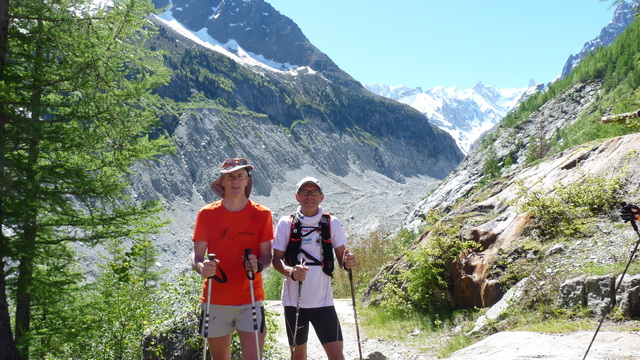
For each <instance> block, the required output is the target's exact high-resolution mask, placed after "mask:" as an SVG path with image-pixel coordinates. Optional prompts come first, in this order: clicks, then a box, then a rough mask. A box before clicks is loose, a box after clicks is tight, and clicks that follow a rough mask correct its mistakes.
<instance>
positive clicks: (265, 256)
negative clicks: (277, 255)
mask: <svg viewBox="0 0 640 360" xmlns="http://www.w3.org/2000/svg"><path fill="white" fill-rule="evenodd" d="M258 261H260V263H261V264H262V270H266V269H267V268H268V267H269V265H271V241H265V242H263V243H260V258H259V259H258Z"/></svg>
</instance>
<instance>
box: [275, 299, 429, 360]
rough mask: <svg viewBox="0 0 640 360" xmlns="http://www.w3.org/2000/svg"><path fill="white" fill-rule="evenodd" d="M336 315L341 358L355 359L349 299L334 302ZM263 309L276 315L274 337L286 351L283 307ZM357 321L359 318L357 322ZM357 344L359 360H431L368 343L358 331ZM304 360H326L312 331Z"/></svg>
mask: <svg viewBox="0 0 640 360" xmlns="http://www.w3.org/2000/svg"><path fill="white" fill-rule="evenodd" d="M335 307H336V312H337V313H338V318H339V319H340V325H341V327H342V336H343V338H344V357H345V359H347V360H354V359H359V351H358V339H357V334H356V326H355V319H354V316H353V305H352V302H351V299H336V300H335ZM266 309H267V310H268V311H270V312H273V313H276V314H277V316H276V318H277V319H276V320H277V323H278V326H279V327H280V331H279V332H278V334H277V338H278V341H279V342H280V343H281V344H282V348H283V349H288V344H287V334H286V333H285V327H284V315H283V314H282V312H283V307H282V304H281V302H280V301H273V300H271V301H267V302H266ZM358 319H359V320H360V318H358ZM360 343H361V347H362V357H363V359H370V360H377V359H384V358H381V357H378V356H377V355H375V354H374V353H375V352H379V353H381V354H384V356H386V359H388V360H427V359H435V357H428V356H426V355H420V354H416V353H414V352H415V349H411V348H409V347H407V345H406V344H403V343H396V342H391V341H385V340H379V339H370V338H368V337H366V336H365V335H364V334H363V332H362V329H360ZM307 349H308V351H307V360H323V359H326V358H327V357H326V355H325V352H324V349H323V348H322V345H321V344H320V342H319V341H318V338H317V337H316V335H315V333H314V332H313V330H311V331H310V332H309V340H308V342H307Z"/></svg>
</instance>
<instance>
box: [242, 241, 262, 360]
mask: <svg viewBox="0 0 640 360" xmlns="http://www.w3.org/2000/svg"><path fill="white" fill-rule="evenodd" d="M249 255H251V249H244V262H245V267H244V269H245V271H246V270H247V266H246V265H247V262H249ZM249 266H251V264H249ZM247 278H249V290H250V291H251V311H252V312H253V334H254V335H255V338H256V355H257V356H258V360H260V357H261V356H260V343H259V342H258V317H257V315H256V299H255V296H254V295H253V280H254V279H255V278H256V275H255V274H254V273H253V267H251V270H249V271H247Z"/></svg>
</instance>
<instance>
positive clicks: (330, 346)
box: [322, 341, 344, 360]
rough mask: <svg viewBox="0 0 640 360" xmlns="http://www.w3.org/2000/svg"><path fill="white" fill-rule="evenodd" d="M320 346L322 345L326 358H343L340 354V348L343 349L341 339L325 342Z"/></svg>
mask: <svg viewBox="0 0 640 360" xmlns="http://www.w3.org/2000/svg"><path fill="white" fill-rule="evenodd" d="M322 347H324V351H325V352H326V353H327V359H329V360H344V355H343V354H342V350H343V342H342V341H333V342H329V343H326V344H322Z"/></svg>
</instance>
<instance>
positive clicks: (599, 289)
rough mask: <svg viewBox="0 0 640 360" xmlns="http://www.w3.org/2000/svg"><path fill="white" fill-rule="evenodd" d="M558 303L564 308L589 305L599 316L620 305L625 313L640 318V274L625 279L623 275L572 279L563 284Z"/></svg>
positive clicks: (621, 310)
mask: <svg viewBox="0 0 640 360" xmlns="http://www.w3.org/2000/svg"><path fill="white" fill-rule="evenodd" d="M621 281H622V282H621ZM616 288H618V291H617V292H616V291H615V290H616ZM558 305H559V306H560V307H562V308H565V309H576V308H582V307H586V308H587V309H588V310H590V311H592V312H593V313H594V314H596V315H603V313H604V312H605V310H607V307H610V308H609V309H608V310H609V311H610V310H611V309H612V308H613V306H616V305H617V306H618V307H619V308H620V313H621V314H622V315H624V316H626V317H628V318H631V319H637V318H639V317H640V275H632V276H629V275H627V276H625V277H624V278H622V279H621V276H618V277H615V276H594V277H587V278H585V277H579V278H574V279H569V280H567V281H566V282H564V283H563V284H562V285H561V286H560V295H559V297H558Z"/></svg>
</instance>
